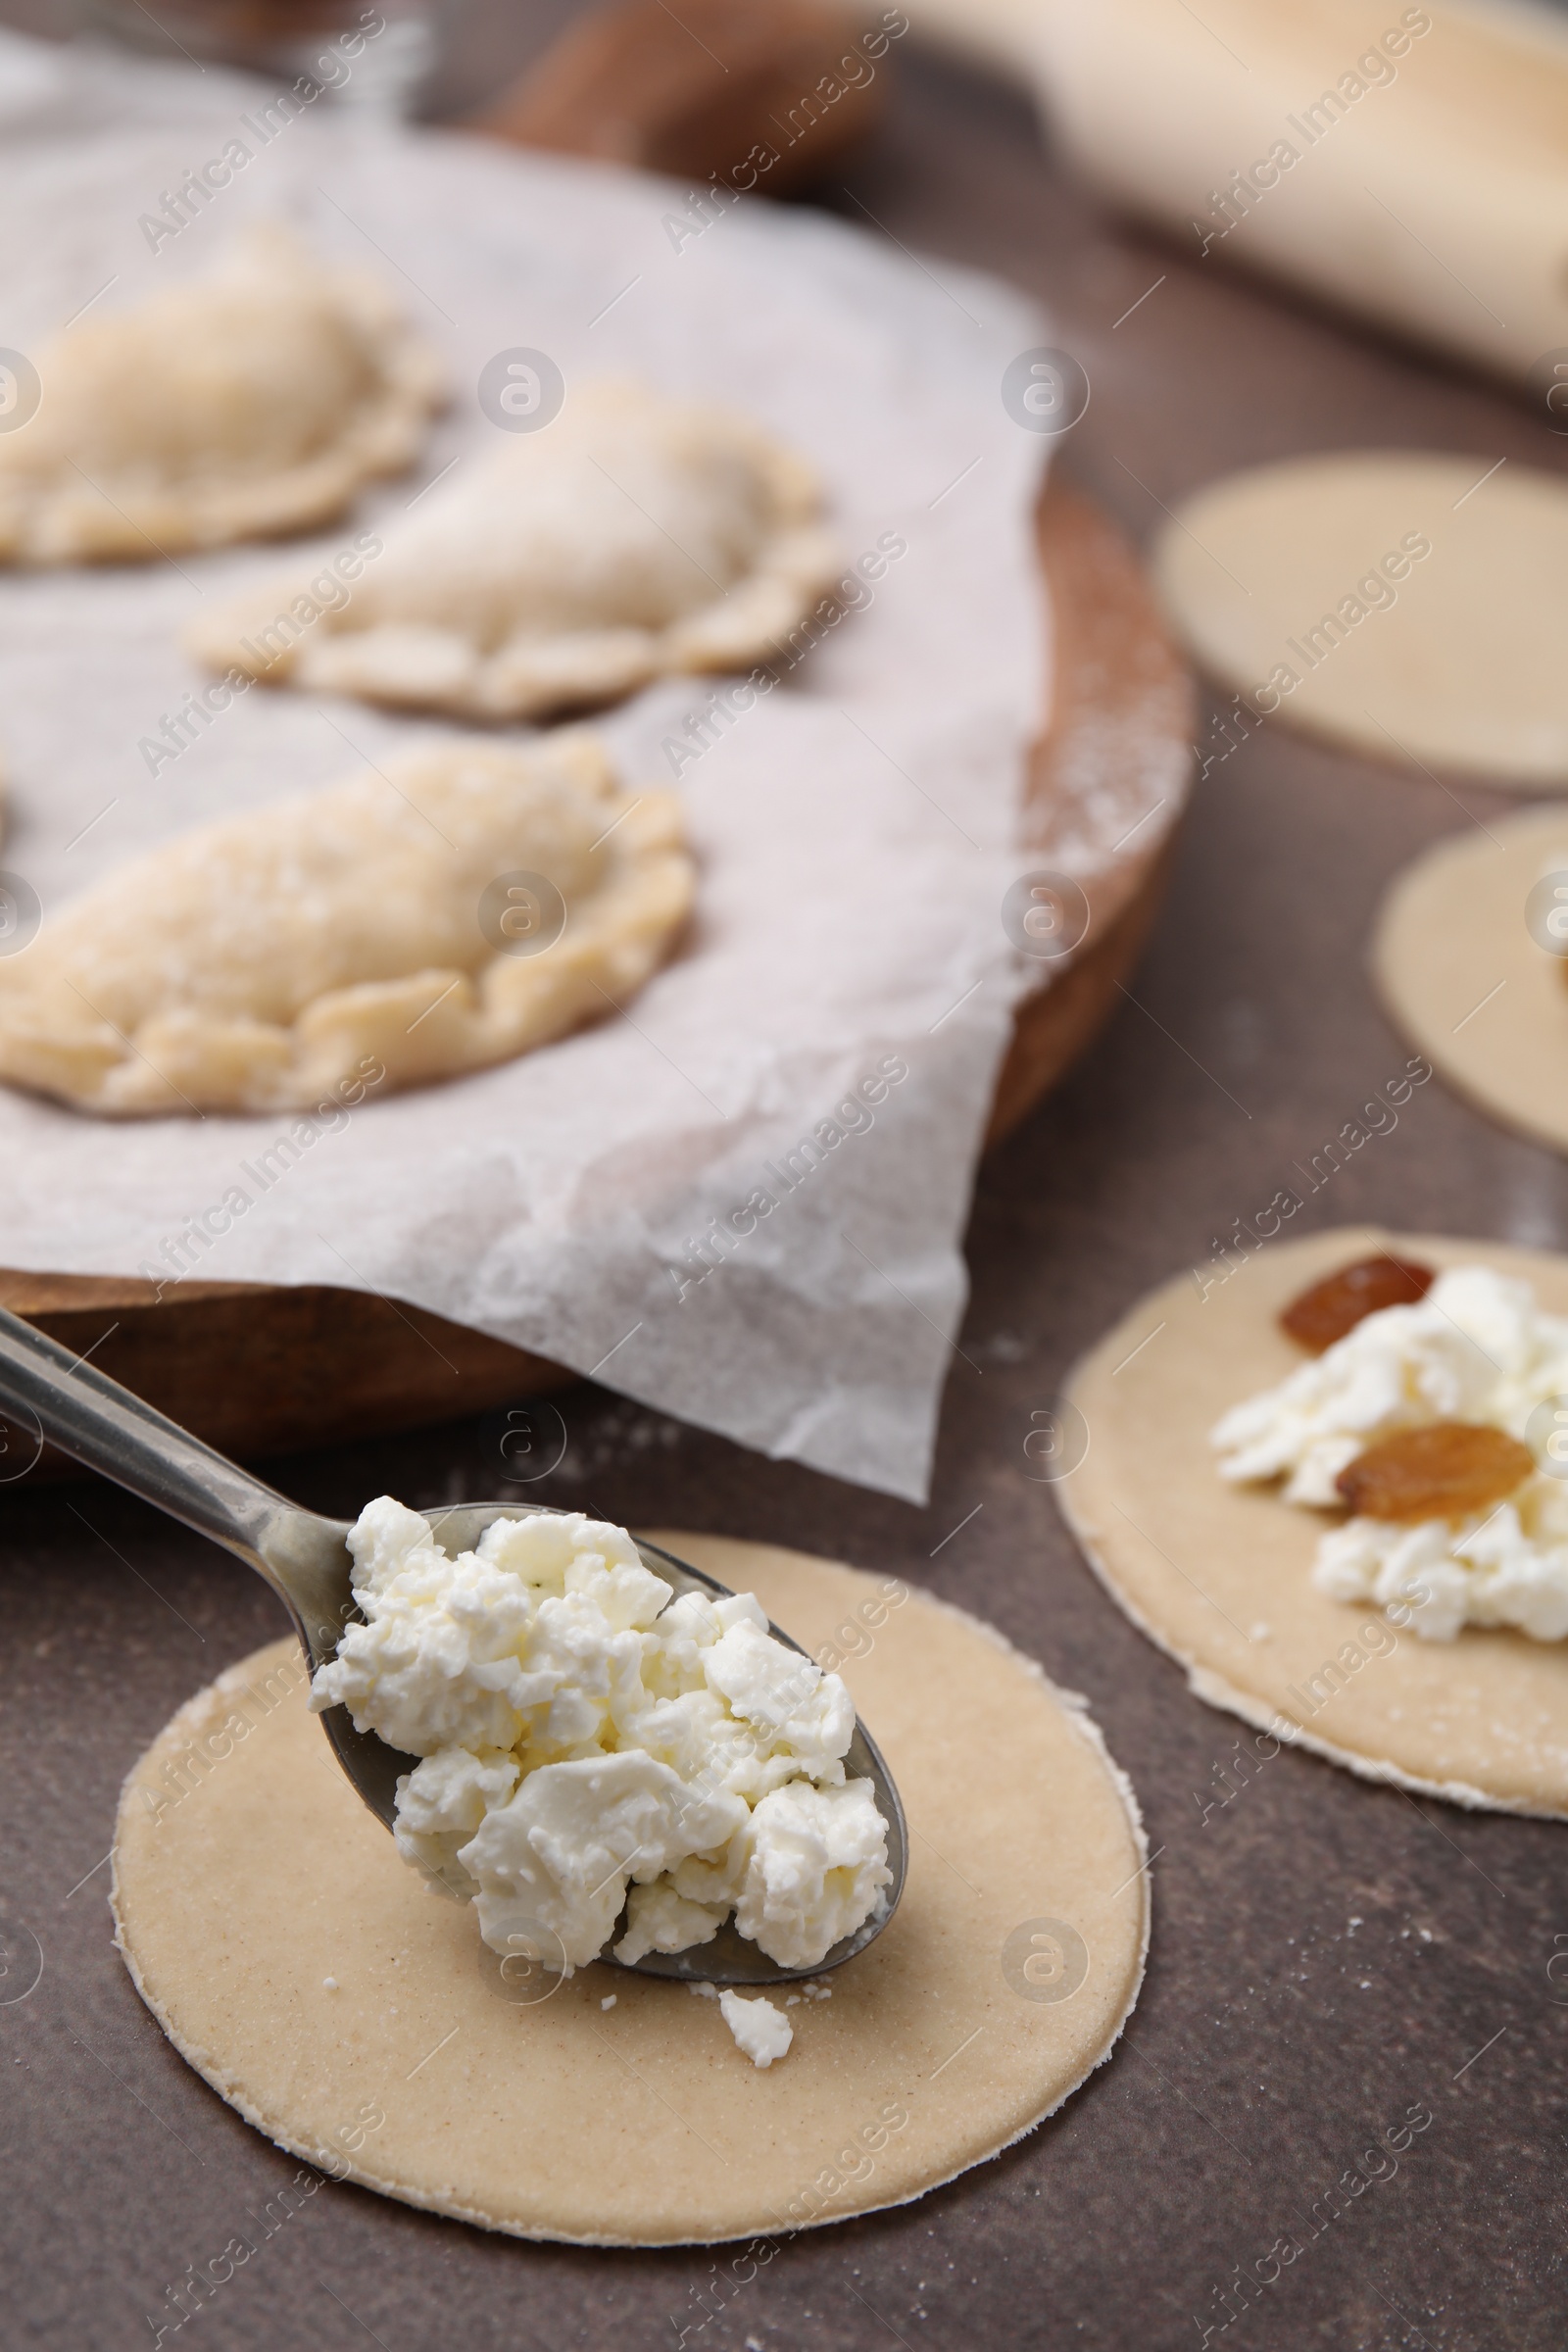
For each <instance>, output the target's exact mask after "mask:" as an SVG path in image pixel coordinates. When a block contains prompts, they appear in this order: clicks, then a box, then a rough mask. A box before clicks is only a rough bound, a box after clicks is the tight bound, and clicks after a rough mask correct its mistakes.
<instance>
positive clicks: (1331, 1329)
mask: <svg viewBox="0 0 1568 2352" xmlns="http://www.w3.org/2000/svg"><path fill="white" fill-rule="evenodd" d="M1436 1280H1437V1277H1436V1275H1435V1274H1434V1273H1433V1270H1432V1268H1431V1267H1430V1266H1418V1265H1416V1264H1414V1263H1413V1262H1412V1261H1411V1260H1409V1259H1407V1258H1402V1257H1387V1256H1382V1257H1358V1258H1357V1259H1356V1261H1355V1263H1354V1265H1353V1266H1342V1267H1341V1268H1340V1270H1339V1272H1338V1273H1337V1274H1326V1275H1325V1276H1324V1278H1323V1280H1322V1281H1321V1282H1314V1283H1313V1284H1312V1286H1311V1288H1310V1289H1309V1290H1305V1291H1302V1292H1301V1294H1300V1296H1299V1298H1296V1299H1292V1300H1291V1303H1290V1305H1289V1306H1288V1307H1286V1308H1285V1309H1284V1311H1283V1312H1282V1314H1281V1316H1280V1323H1281V1326H1282V1328H1283V1329H1284V1330H1286V1331H1287V1332H1289V1334H1290V1336H1291V1338H1292V1339H1293V1340H1296V1341H1297V1342H1299V1345H1300V1346H1301V1347H1302V1348H1306V1349H1307V1350H1308V1351H1309V1353H1311V1354H1313V1355H1321V1354H1322V1353H1323V1350H1324V1348H1332V1347H1333V1345H1334V1343H1335V1341H1336V1340H1343V1339H1344V1337H1345V1335H1346V1333H1347V1332H1348V1331H1353V1330H1354V1329H1355V1327H1356V1325H1357V1324H1358V1323H1359V1322H1360V1321H1361V1319H1362V1317H1363V1316H1365V1315H1376V1314H1380V1313H1381V1312H1382V1310H1383V1308H1384V1307H1386V1306H1414V1305H1415V1303H1416V1301H1417V1299H1424V1298H1425V1297H1426V1295H1427V1293H1428V1291H1430V1290H1431V1288H1432V1285H1433V1283H1434V1282H1435V1281H1436Z"/></svg>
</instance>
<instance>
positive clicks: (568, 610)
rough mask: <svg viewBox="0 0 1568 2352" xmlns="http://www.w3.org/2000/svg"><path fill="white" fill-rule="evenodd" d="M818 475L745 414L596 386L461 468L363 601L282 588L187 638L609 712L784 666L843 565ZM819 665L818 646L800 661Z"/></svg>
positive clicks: (201, 622) (459, 691)
mask: <svg viewBox="0 0 1568 2352" xmlns="http://www.w3.org/2000/svg"><path fill="white" fill-rule="evenodd" d="M821 503H822V501H821V490H820V487H819V485H818V483H817V479H816V476H815V474H814V473H813V472H812V470H811V469H810V467H809V466H808V465H807V464H806V462H805V461H804V459H801V458H799V457H797V456H796V455H795V454H794V453H793V452H792V451H790V450H787V449H785V448H784V447H782V446H781V444H780V443H778V442H776V441H774V440H772V439H771V438H770V437H769V435H767V434H766V433H764V432H763V431H762V430H761V429H760V426H758V425H755V424H753V423H752V422H751V421H750V419H749V418H747V417H740V416H736V415H734V414H733V413H731V412H730V411H728V410H725V409H713V408H700V407H695V406H692V405H689V404H687V403H684V402H678V401H671V400H665V399H664V398H662V396H661V395H660V394H659V393H657V392H654V391H652V390H651V389H650V388H649V387H647V386H646V385H639V384H631V383H601V384H589V385H586V386H584V387H583V388H582V390H580V391H577V392H573V393H571V394H569V395H568V397H567V401H566V406H565V408H564V411H563V413H562V414H561V415H560V416H559V417H556V418H555V419H554V421H553V422H552V423H550V424H549V425H547V426H545V427H543V428H542V429H541V430H539V431H538V432H534V433H527V434H521V435H518V436H517V437H516V438H515V439H511V440H508V441H507V443H506V446H505V447H503V448H502V449H501V450H499V451H498V452H497V453H496V454H495V455H493V456H488V457H484V458H475V457H471V456H470V457H467V458H465V459H464V460H463V461H462V462H461V463H460V465H459V466H458V468H457V469H456V470H455V471H454V473H453V474H452V476H451V479H450V480H449V481H448V482H447V483H446V484H444V485H443V486H442V487H441V488H440V489H439V490H438V491H435V492H432V494H431V497H430V501H429V504H428V505H427V506H424V507H423V508H422V511H421V512H420V513H419V514H418V515H416V516H415V517H414V518H413V519H412V520H410V521H408V522H406V523H404V524H403V525H402V526H401V527H400V529H399V530H397V531H396V532H394V533H392V534H390V535H389V536H388V539H387V543H386V547H385V550H384V552H383V553H382V554H380V555H378V556H377V557H375V558H374V560H373V561H370V562H368V564H367V565H366V568H365V571H364V574H363V576H362V577H361V578H359V579H358V580H356V581H355V582H354V584H353V585H352V587H347V586H343V585H341V584H340V583H337V582H333V583H332V586H331V589H330V591H329V592H328V596H329V601H324V602H323V599H322V594H321V591H320V582H319V577H318V579H317V581H316V583H315V586H316V590H317V593H316V594H315V595H314V596H313V593H312V589H313V582H312V580H311V578H310V576H309V575H307V574H306V573H305V572H303V571H302V572H301V573H300V574H299V575H298V576H294V575H291V574H285V575H280V576H279V577H277V578H275V579H273V580H271V581H270V582H268V583H264V584H263V585H261V586H259V587H258V588H256V589H253V590H251V591H250V592H249V593H248V594H246V595H245V596H242V597H240V598H237V599H235V600H234V601H233V602H231V603H230V604H228V605H225V606H223V607H222V608H221V609H220V610H218V611H216V612H214V613H211V614H206V613H203V614H201V615H199V616H198V617H197V619H196V620H195V621H193V622H192V623H191V625H190V627H189V629H188V630H187V632H186V643H187V645H188V646H189V647H190V649H191V651H192V652H193V653H194V654H195V655H196V656H197V657H198V659H200V660H202V661H204V662H209V663H210V664H211V665H212V667H213V668H215V669H218V670H223V671H227V670H239V671H242V672H243V673H245V674H246V675H248V676H250V677H255V678H266V679H268V680H269V681H270V682H271V683H273V684H284V683H287V684H289V685H294V686H302V687H304V688H305V689H306V690H307V692H310V693H332V694H353V695H359V696H362V697H363V698H364V699H365V700H367V701H369V702H376V703H388V704H392V705H395V706H400V707H402V708H405V709H411V710H422V711H451V712H454V713H456V714H458V715H461V716H463V717H466V718H479V719H505V718H538V717H542V716H545V715H546V714H548V713H550V712H553V711H563V710H568V709H574V708H576V709H580V708H583V707H585V706H588V705H590V704H600V703H607V702H612V701H614V700H616V699H617V698H618V697H620V696H622V695H625V694H629V693H631V692H632V691H633V690H634V689H635V688H637V687H640V686H644V685H646V684H647V683H648V681H649V680H650V679H651V678H655V677H658V676H660V675H662V673H664V672H666V671H682V670H727V669H745V668H747V667H749V666H750V665H751V664H752V663H754V662H765V661H768V660H771V659H773V658H774V657H775V656H776V655H777V653H778V652H779V651H780V649H781V648H783V647H784V646H785V645H786V643H787V642H788V640H789V637H790V632H791V631H792V630H793V629H795V628H797V626H798V625H799V623H800V622H802V621H803V620H804V619H805V618H806V616H807V614H808V613H810V612H811V611H812V609H813V608H814V606H815V605H816V604H817V602H818V600H819V599H820V598H821V596H822V595H823V594H824V593H825V592H826V590H827V589H828V587H829V586H830V585H831V582H832V580H833V578H834V575H835V573H836V571H837V569H838V564H837V559H836V550H835V547H834V544H833V542H832V541H831V540H830V539H829V537H828V536H827V534H826V533H825V532H824V531H823V529H822V528H821V525H820V522H819V520H818V516H819V514H820V509H821ZM802 650H804V644H803V649H802Z"/></svg>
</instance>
